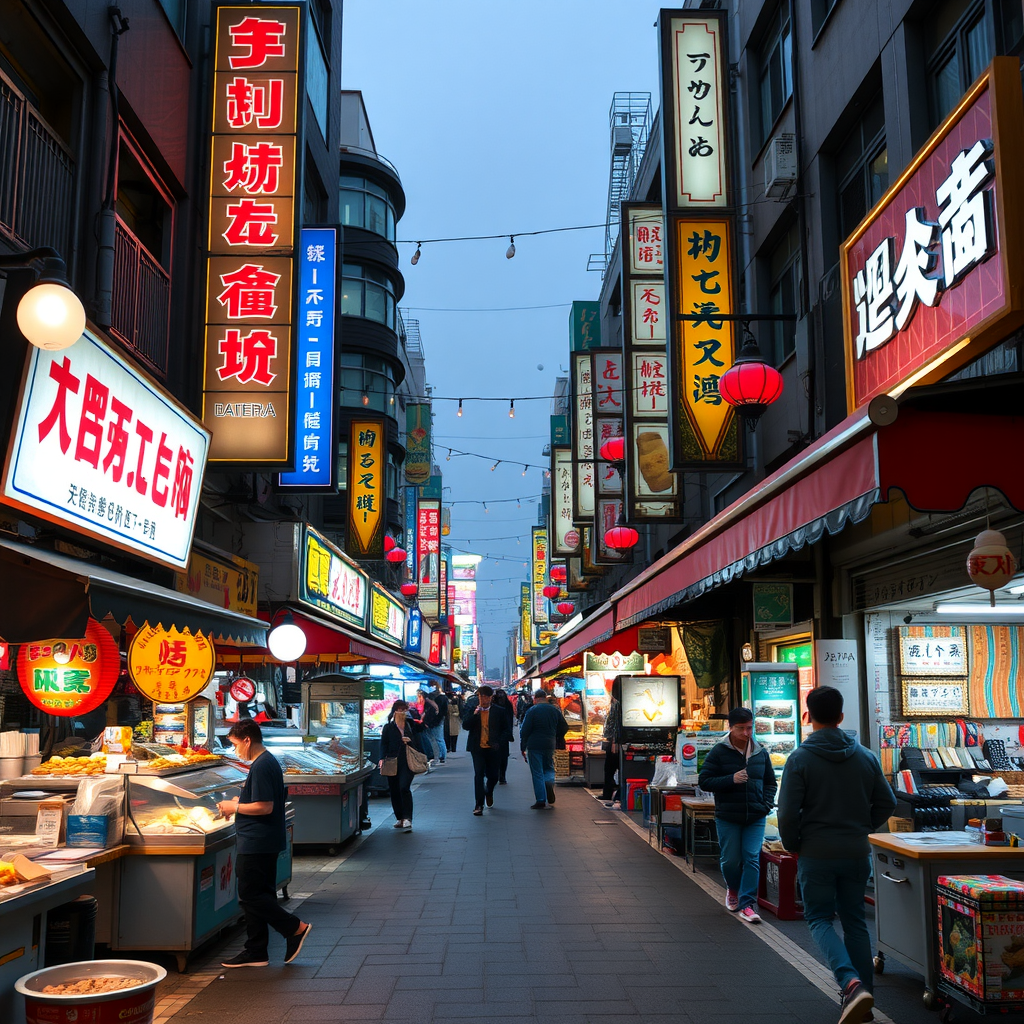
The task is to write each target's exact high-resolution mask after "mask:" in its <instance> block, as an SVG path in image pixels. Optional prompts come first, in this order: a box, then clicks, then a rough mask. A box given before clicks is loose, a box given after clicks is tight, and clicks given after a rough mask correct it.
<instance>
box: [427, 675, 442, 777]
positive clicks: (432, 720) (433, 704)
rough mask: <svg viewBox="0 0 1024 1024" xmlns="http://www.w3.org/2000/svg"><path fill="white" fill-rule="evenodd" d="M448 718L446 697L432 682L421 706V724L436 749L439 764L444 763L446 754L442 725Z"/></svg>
mask: <svg viewBox="0 0 1024 1024" xmlns="http://www.w3.org/2000/svg"><path fill="white" fill-rule="evenodd" d="M447 720H448V698H447V697H445V695H444V694H443V693H442V692H441V690H440V688H439V687H438V685H437V683H434V688H433V690H431V691H430V693H428V694H427V700H426V702H425V704H424V708H423V724H424V725H425V726H426V727H427V730H428V732H429V733H430V739H431V741H432V743H433V746H434V747H435V748H436V749H437V759H438V762H439V763H440V764H444V763H445V758H446V757H447V756H448V747H447V745H446V744H445V741H444V727H445V722H446V721H447Z"/></svg>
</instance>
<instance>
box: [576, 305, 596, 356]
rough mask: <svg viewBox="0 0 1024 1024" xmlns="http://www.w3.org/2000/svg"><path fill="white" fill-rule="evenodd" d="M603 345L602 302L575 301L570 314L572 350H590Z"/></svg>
mask: <svg viewBox="0 0 1024 1024" xmlns="http://www.w3.org/2000/svg"><path fill="white" fill-rule="evenodd" d="M600 347H601V303H600V302H574V303H573V304H572V313H571V314H570V350H571V351H573V352H589V351H590V350H591V349H592V348H600Z"/></svg>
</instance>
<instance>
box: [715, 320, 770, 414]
mask: <svg viewBox="0 0 1024 1024" xmlns="http://www.w3.org/2000/svg"><path fill="white" fill-rule="evenodd" d="M718 392H719V394H720V395H721V396H722V398H723V399H724V400H725V402H726V403H727V404H728V405H731V406H732V407H733V408H734V409H735V410H736V411H737V412H738V413H739V414H740V416H742V417H743V419H744V420H745V421H746V423H747V426H748V427H749V428H750V429H751V430H753V429H754V427H755V426H756V425H757V421H758V420H759V419H760V418H761V415H762V413H764V411H765V409H767V408H768V406H769V405H771V404H772V402H774V401H776V399H778V397H779V396H780V395H781V394H782V374H781V373H779V371H778V370H776V369H775V367H774V366H770V365H769V364H768V363H766V362H765V361H764V359H763V358H762V357H761V350H760V349H759V348H758V347H757V342H756V341H754V338H753V335H749V334H748V340H747V342H746V344H745V345H744V346H743V348H742V349H741V350H740V354H739V355H738V356H737V357H736V361H735V362H734V363H733V364H732V366H731V367H730V368H729V369H728V370H726V371H725V373H723V374H722V376H721V378H720V379H719V381H718Z"/></svg>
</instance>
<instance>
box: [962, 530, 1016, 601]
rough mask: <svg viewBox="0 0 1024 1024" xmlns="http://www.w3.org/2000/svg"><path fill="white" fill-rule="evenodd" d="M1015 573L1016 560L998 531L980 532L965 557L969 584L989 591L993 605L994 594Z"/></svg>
mask: <svg viewBox="0 0 1024 1024" xmlns="http://www.w3.org/2000/svg"><path fill="white" fill-rule="evenodd" d="M1016 572H1017V560H1016V559H1015V558H1014V557H1013V552H1012V551H1011V550H1010V549H1009V548H1008V547H1007V546H1006V538H1005V537H1004V536H1003V535H1002V534H1001V533H1000V532H999V531H998V530H982V531H981V533H979V534H978V536H977V539H976V540H975V541H974V547H973V549H972V550H971V553H970V554H969V555H968V556H967V575H968V576H970V577H971V582H972V583H973V584H974V585H975V586H978V587H982V588H984V589H985V590H987V591H989V603H990V604H991V605H993V606H994V605H995V603H996V595H995V592H996V591H997V590H999V589H1000V588H1001V587H1005V586H1006V584H1007V583H1009V582H1010V580H1012V579H1013V577H1014V575H1015V574H1016Z"/></svg>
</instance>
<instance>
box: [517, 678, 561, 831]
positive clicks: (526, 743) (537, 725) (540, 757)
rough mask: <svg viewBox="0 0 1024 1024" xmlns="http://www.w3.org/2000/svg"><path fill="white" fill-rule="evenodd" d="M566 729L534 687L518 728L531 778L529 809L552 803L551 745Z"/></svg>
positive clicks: (553, 776) (541, 693)
mask: <svg viewBox="0 0 1024 1024" xmlns="http://www.w3.org/2000/svg"><path fill="white" fill-rule="evenodd" d="M568 731H569V724H568V722H566V720H565V716H564V715H563V714H562V712H561V711H560V710H559V709H558V708H557V707H556V706H555V705H554V704H549V703H548V695H547V694H546V693H545V692H544V691H543V690H537V692H536V693H535V694H534V695H533V707H532V708H530V709H529V710H528V711H527V712H526V715H525V716H524V717H523V724H522V725H521V726H520V727H519V746H520V749H521V750H522V752H523V757H524V758H525V759H526V762H527V763H528V764H529V766H530V775H531V776H532V777H533V795H534V796H535V797H536V798H537V799H536V801H535V802H534V803H532V804H530V807H531V809H533V810H535V811H541V810H543V809H544V808H545V807H547V806H548V805H549V804H551V805H554V802H555V747H556V746H557V745H558V740H560V739H561V738H562V737H563V736H564V735H565V734H566V733H567V732H568Z"/></svg>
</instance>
